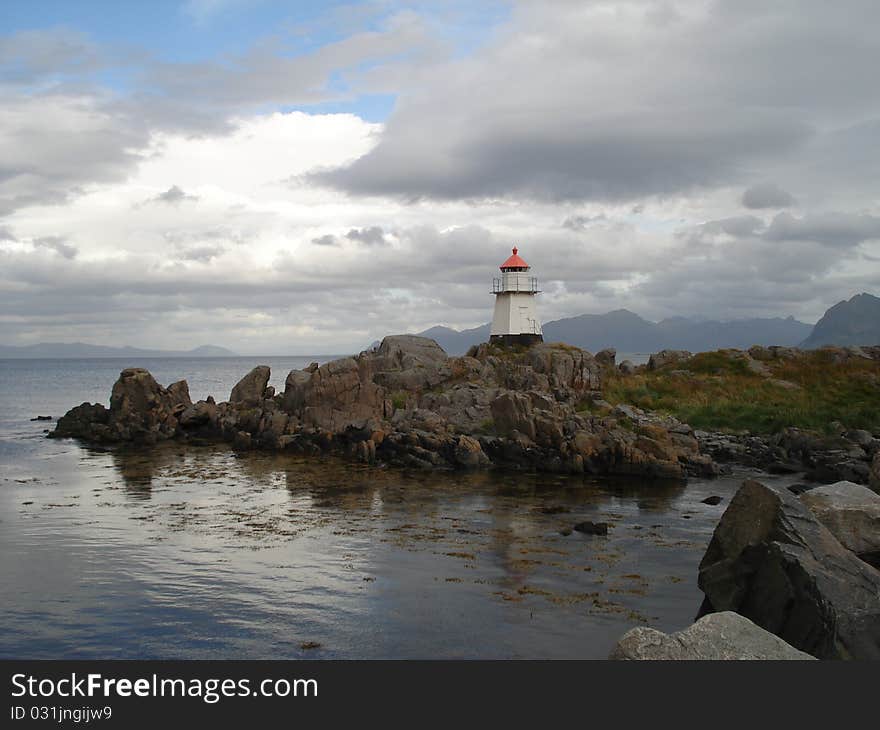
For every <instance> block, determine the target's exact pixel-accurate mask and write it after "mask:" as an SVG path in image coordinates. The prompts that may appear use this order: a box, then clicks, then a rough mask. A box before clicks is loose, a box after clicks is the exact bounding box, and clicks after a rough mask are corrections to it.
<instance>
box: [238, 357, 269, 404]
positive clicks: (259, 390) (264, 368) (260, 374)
mask: <svg viewBox="0 0 880 730" xmlns="http://www.w3.org/2000/svg"><path fill="white" fill-rule="evenodd" d="M270 373H271V371H270V370H269V366H268V365H257V367H255V368H254V369H253V370H251V371H250V372H249V373H248V374H247V375H245V376H244V377H243V378H242V379H241V380H239V381H238V383H236V384H235V387H234V388H233V389H232V393H231V394H230V396H229V402H230V403H244V404H248V405H257V404H258V403H261V402H262V401H263V395H264V394H265V392H266V386H267V385H269V375H270Z"/></svg>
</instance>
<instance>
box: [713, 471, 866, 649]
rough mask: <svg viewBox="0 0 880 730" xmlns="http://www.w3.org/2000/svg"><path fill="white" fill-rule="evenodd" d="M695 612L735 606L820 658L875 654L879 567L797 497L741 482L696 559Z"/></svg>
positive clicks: (729, 608)
mask: <svg viewBox="0 0 880 730" xmlns="http://www.w3.org/2000/svg"><path fill="white" fill-rule="evenodd" d="M699 586H700V588H701V589H702V590H703V592H704V593H705V596H706V598H705V600H704V603H703V607H702V608H701V610H700V615H705V614H706V613H712V612H716V611H736V612H737V613H740V614H742V615H743V616H746V617H747V618H749V619H751V620H752V621H754V622H755V623H756V624H758V625H759V626H761V627H763V628H765V629H767V630H768V631H771V632H772V633H774V634H776V635H777V636H779V637H780V638H782V639H784V640H785V641H787V642H788V643H789V644H791V645H792V646H794V647H796V648H798V649H800V650H802V651H806V652H807V653H809V654H812V655H814V656H816V657H818V658H820V659H880V572H878V571H877V570H875V569H874V568H872V567H871V566H870V565H868V564H867V563H865V562H863V561H861V560H859V559H858V558H857V557H856V556H855V555H854V554H853V553H851V552H850V551H849V550H847V549H846V548H844V547H843V546H842V545H841V544H840V543H839V542H838V541H837V539H836V538H835V537H834V536H833V535H832V534H831V533H830V532H829V531H828V529H827V528H826V527H824V526H823V525H822V524H821V523H820V522H819V521H818V520H817V519H816V518H815V517H814V516H813V514H812V513H811V512H810V510H809V509H807V507H806V505H804V504H802V503H801V502H800V501H799V500H798V499H797V498H796V497H795V496H794V495H792V494H790V493H789V492H788V491H787V490H785V489H780V490H777V489H774V488H772V487H769V486H765V485H764V484H761V483H760V482H757V481H746V482H744V483H743V485H742V487H740V489H739V491H738V492H737V493H736V495H735V496H734V498H733V500H732V501H731V503H730V505H729V506H728V508H727V510H726V511H725V513H724V515H723V516H722V518H721V521H720V522H719V523H718V526H717V527H716V529H715V533H714V535H713V536H712V541H711V542H710V543H709V547H708V549H707V550H706V554H705V555H704V556H703V559H702V561H701V563H700V573H699Z"/></svg>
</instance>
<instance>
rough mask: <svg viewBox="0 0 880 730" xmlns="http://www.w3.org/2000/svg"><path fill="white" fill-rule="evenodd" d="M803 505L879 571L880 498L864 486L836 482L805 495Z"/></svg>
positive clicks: (846, 546) (846, 545)
mask: <svg viewBox="0 0 880 730" xmlns="http://www.w3.org/2000/svg"><path fill="white" fill-rule="evenodd" d="M801 502H803V503H804V504H805V505H807V507H809V508H810V511H811V512H812V513H813V514H814V515H816V518H817V519H818V520H819V522H821V523H822V524H823V525H825V527H827V528H828V529H829V530H830V531H831V534H832V535H834V537H836V538H837V539H838V540H839V541H840V544H841V545H843V546H844V547H845V548H847V550H852V551H853V552H854V553H855V554H856V555H858V556H859V557H860V558H861V559H862V560H864V561H865V562H868V563H870V564H871V565H873V566H874V567H875V568H880V495H878V494H877V493H876V492H874V491H872V490H870V489H868V488H867V487H865V486H862V485H861V484H855V483H853V482H837V483H836V484H828V485H826V486H824V487H816V488H815V489H811V490H810V491H808V492H805V493H804V494H803V495H802V496H801Z"/></svg>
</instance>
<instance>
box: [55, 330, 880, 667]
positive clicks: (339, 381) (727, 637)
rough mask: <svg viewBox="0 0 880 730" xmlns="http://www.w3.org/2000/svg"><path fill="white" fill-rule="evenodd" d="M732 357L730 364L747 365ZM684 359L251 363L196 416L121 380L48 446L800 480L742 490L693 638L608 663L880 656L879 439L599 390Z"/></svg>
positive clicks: (565, 356) (532, 353)
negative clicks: (711, 416) (733, 429)
mask: <svg viewBox="0 0 880 730" xmlns="http://www.w3.org/2000/svg"><path fill="white" fill-rule="evenodd" d="M732 352H733V354H725V357H728V356H730V357H736V358H743V357H749V358H751V356H750V355H748V354H745V355H743V354H737V353H736V351H732ZM689 356H690V355H689V353H668V352H666V353H658V354H657V355H655V356H652V359H651V361H650V362H649V363H648V365H647V366H640V368H634V367H632V366H631V364H627V363H626V362H624V363H621V365H620V366H618V365H616V363H615V353H614V352H613V351H604V352H600V353H597V354H596V355H595V356H594V355H592V354H590V353H588V352H586V351H584V350H580V349H578V348H575V347H570V346H567V345H562V344H539V345H535V346H532V347H530V348H523V349H509V348H499V347H493V346H490V345H486V344H484V345H480V346H478V347H475V348H472V350H471V351H470V352H469V353H468V354H467V355H466V356H463V357H448V356H447V355H446V353H445V352H444V351H443V350H442V349H441V348H440V347H439V346H438V345H437V344H436V342H434V341H433V340H428V339H425V338H421V337H416V336H411V335H402V336H393V337H386V338H385V339H384V340H383V341H382V343H381V345H379V346H378V347H377V348H375V349H373V350H369V351H365V352H363V353H361V354H360V355H358V356H356V357H350V358H343V359H340V360H335V361H333V362H328V363H325V364H324V365H321V366H319V365H318V364H317V363H314V364H312V365H311V366H309V367H308V368H306V369H305V370H293V371H291V372H290V373H289V374H288V375H287V378H286V381H285V388H284V390H283V392H280V393H276V392H275V391H274V389H273V388H272V387H271V386H269V385H268V383H269V377H270V371H269V368H268V367H266V366H259V367H256V368H254V369H253V370H252V371H251V372H250V373H248V374H247V375H246V376H245V377H244V378H242V379H241V380H240V381H239V382H238V383H237V384H236V385H235V387H234V388H233V389H232V392H231V394H230V396H229V399H228V400H227V401H224V402H219V403H218V402H216V401H215V400H214V399H213V398H208V399H206V400H203V401H198V402H195V403H193V402H192V400H191V398H190V395H189V389H188V386H187V383H186V382H185V381H179V382H176V383H173V384H171V385H169V386H168V387H167V388H165V387H162V386H160V385H159V384H158V383H157V382H156V381H155V379H154V378H153V376H152V375H151V374H150V373H149V372H148V371H146V370H143V369H139V368H130V369H126V370H123V371H122V373H121V375H120V377H119V379H118V380H117V381H116V383H115V384H114V386H113V390H112V394H111V398H110V407H109V409H108V408H105V407H104V406H103V405H100V404H89V403H83V404H82V405H80V406H77V407H75V408H73V409H71V410H70V411H69V412H68V413H67V414H65V415H64V416H63V417H61V418H60V419H59V420H58V423H57V425H56V428H55V430H54V431H53V432H51V433H50V434H49V436H50V437H53V438H61V437H74V438H78V439H81V440H83V441H86V442H88V443H98V444H126V443H131V444H155V443H157V442H159V441H165V440H175V441H179V442H184V443H193V444H204V443H228V444H230V445H231V446H232V447H233V448H234V449H265V450H271V451H281V452H290V453H295V454H306V455H309V454H314V455H318V454H321V453H336V454H342V455H345V456H347V457H349V458H352V459H356V460H358V461H361V462H365V463H368V464H374V465H380V466H381V465H387V466H391V467H402V468H410V469H413V468H415V469H483V468H499V469H517V470H532V471H544V472H555V473H574V474H578V473H587V474H597V475H600V474H601V475H622V476H638V477H642V478H668V479H678V480H682V479H685V478H687V477H688V476H689V475H699V476H709V477H711V476H715V475H718V474H720V473H723V472H724V471H726V470H728V469H729V468H730V467H729V465H730V464H741V465H747V466H751V467H755V468H757V469H762V470H765V471H769V472H775V473H792V474H794V473H800V472H804V480H805V482H807V483H804V484H798V485H793V486H792V487H789V488H788V489H778V488H774V487H768V486H766V485H764V484H761V483H760V482H757V481H746V482H745V483H744V484H743V486H742V487H741V488H740V490H739V491H738V492H737V494H736V496H735V497H734V498H733V500H732V501H731V503H730V504H729V505H728V507H727V509H726V510H725V512H724V514H723V516H722V517H721V520H720V522H719V524H718V526H717V528H716V530H715V533H714V536H713V538H712V541H711V542H710V544H709V546H708V549H707V551H706V553H705V555H704V557H703V560H702V562H701V564H700V569H699V586H700V588H701V590H702V591H703V593H704V594H705V599H704V601H703V605H702V607H700V609H699V612H698V613H697V619H698V620H697V622H696V623H695V624H694V625H693V626H691V627H690V628H688V629H685V630H684V631H681V632H678V633H676V634H671V635H667V634H663V633H661V632H658V631H655V630H653V629H647V628H636V629H633V630H632V631H630V632H628V633H627V634H626V635H624V636H623V637H622V638H621V640H620V642H619V643H618V645H617V647H616V648H615V650H614V651H613V652H612V655H611V658H615V659H729V658H740V659H762V658H763V659H767V658H769V659H806V658H813V657H815V658H820V659H878V658H880V571H878V570H877V567H878V566H880V495H878V494H877V493H876V492H875V491H873V490H876V489H878V488H880V439H878V438H876V437H875V436H874V434H872V433H870V432H868V431H865V430H847V429H846V428H845V427H844V426H843V425H840V424H835V426H834V428H833V429H832V433H831V434H825V435H820V434H815V433H811V432H808V431H805V430H801V429H795V428H787V429H783V430H782V431H781V432H779V433H777V434H775V435H772V436H760V435H751V434H726V433H712V432H707V431H695V430H694V429H692V428H691V427H690V426H689V425H688V424H686V423H682V422H681V421H679V420H676V419H675V418H672V417H669V416H661V415H659V414H657V413H653V412H649V411H645V410H641V409H639V408H636V407H634V406H629V405H624V404H619V405H616V406H613V405H611V404H610V403H608V402H607V401H606V400H605V399H604V397H603V391H602V388H603V382H605V381H606V379H610V378H619V377H621V374H623V375H624V376H626V374H627V373H628V372H635V371H644V370H645V369H648V370H653V369H657V368H663V367H666V368H670V367H673V368H674V367H676V363H680V362H681V361H682V360H685V359H686V358H687V357H689ZM792 356H793V357H796V356H797V355H792ZM838 426H839V427H838ZM828 482H835V483H834V484H828ZM822 483H824V484H825V485H826V486H818V485H819V484H822ZM865 485H870V487H871V488H868V487H866V486H865ZM715 503H717V502H715ZM603 527H604V528H605V529H604V531H603V529H602V528H603ZM573 529H575V530H578V531H583V532H589V533H590V534H593V535H597V539H602V535H603V534H605V533H606V532H607V526H606V525H604V523H583V524H579V525H577V526H575V527H574V528H573ZM695 608H696V607H695Z"/></svg>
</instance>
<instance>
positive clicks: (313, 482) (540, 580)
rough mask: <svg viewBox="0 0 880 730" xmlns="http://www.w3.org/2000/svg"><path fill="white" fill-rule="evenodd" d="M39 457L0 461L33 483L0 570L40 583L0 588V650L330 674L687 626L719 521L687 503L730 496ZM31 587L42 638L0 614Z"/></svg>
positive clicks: (194, 460)
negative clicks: (5, 630) (270, 662)
mask: <svg viewBox="0 0 880 730" xmlns="http://www.w3.org/2000/svg"><path fill="white" fill-rule="evenodd" d="M22 448H24V447H22ZM45 449H51V450H53V451H54V452H55V454H54V456H53V458H52V459H50V460H45V459H44V457H45V456H46V454H47V453H48V452H47V451H46V450H45ZM45 449H43V450H35V451H34V452H33V456H27V458H22V459H19V460H18V461H19V462H21V468H22V469H24V470H25V471H23V472H22V474H24V475H25V476H31V472H34V473H36V472H37V471H38V470H39V469H43V470H44V473H42V476H41V477H40V478H41V481H40V482H39V484H37V483H36V482H34V483H31V482H28V485H27V486H25V485H18V484H17V483H14V484H16V486H15V490H21V491H20V492H18V493H19V494H22V495H24V494H25V492H24V490H25V489H27V490H28V491H27V492H26V496H20V497H17V498H16V497H15V494H16V491H14V490H13V489H12V488H10V489H7V490H0V509H2V510H3V512H2V514H3V520H4V524H3V527H4V531H2V532H0V554H3V553H4V551H5V554H6V555H10V556H11V555H15V554H16V551H19V552H22V551H24V552H25V553H27V554H28V555H31V556H34V557H33V561H36V562H38V564H39V565H41V566H46V570H48V571H50V573H51V576H50V578H49V579H47V580H46V579H40V580H37V579H36V576H35V577H33V578H31V577H29V575H22V576H20V577H18V578H17V580H19V581H21V582H23V583H22V586H23V588H24V589H25V590H23V591H22V592H21V594H20V595H17V596H16V597H14V598H11V599H9V600H10V602H9V604H8V606H0V623H2V624H6V625H8V626H9V627H10V628H12V629H14V630H15V631H16V632H17V634H16V636H19V637H21V638H20V640H19V639H16V640H15V641H12V640H11V639H6V638H4V637H0V653H3V651H6V652H7V653H10V654H11V655H14V654H15V653H16V651H18V649H17V648H16V647H19V648H20V647H22V646H27V647H28V652H29V655H37V656H49V655H51V656H73V655H78V656H88V657H92V656H102V655H103V656H111V655H112V656H119V657H120V658H122V657H125V658H133V657H144V656H150V657H167V656H180V657H182V656H186V657H192V658H198V657H207V656H223V657H228V658H254V657H275V658H280V657H285V658H286V657H293V656H299V652H300V650H299V648H298V647H299V644H300V643H302V642H305V641H317V642H319V643H321V644H322V645H323V647H324V648H323V649H322V652H325V653H324V654H322V656H332V657H339V658H346V657H350V658H355V657H365V658H367V657H370V658H383V657H384V658H403V657H410V658H415V657H422V658H424V657H428V656H433V657H450V656H468V657H499V658H500V657H512V656H522V657H558V658H577V657H600V656H602V655H603V653H607V647H606V644H607V643H608V642H612V643H613V639H614V638H616V635H619V634H621V633H623V631H625V630H626V629H627V628H629V627H630V626H631V625H632V624H633V622H634V621H636V620H637V619H636V618H635V617H636V616H648V617H655V618H656V620H654V619H653V618H652V622H653V623H655V624H656V625H657V626H658V627H660V628H663V629H664V630H670V629H675V628H680V626H681V625H684V624H685V623H688V622H689V621H690V619H691V618H692V615H693V612H694V611H695V610H696V607H697V605H698V603H699V594H698V590H697V588H696V586H695V578H696V566H697V564H698V562H699V559H700V557H701V555H702V550H703V549H704V548H705V544H706V543H707V542H708V539H709V536H710V535H711V531H712V528H713V527H714V524H715V522H716V521H717V517H718V515H719V514H720V510H719V508H710V507H707V506H706V505H701V504H700V502H699V500H700V499H702V498H703V497H704V496H706V495H707V493H709V492H707V490H711V493H718V494H725V495H728V496H729V494H730V493H732V490H733V488H734V486H735V485H734V484H733V483H731V484H728V485H727V486H723V485H722V484H721V483H719V482H699V481H697V482H692V483H691V485H689V486H688V487H687V488H686V489H685V488H683V487H682V486H681V485H669V484H660V483H651V482H645V481H641V482H633V483H628V482H622V481H621V482H618V481H615V482H609V481H607V480H599V479H595V478H590V477H572V476H554V475H535V474H525V473H496V472H491V471H483V472H477V473H456V472H430V471H429V472H419V471H412V472H404V471H398V470H392V469H381V468H375V467H366V466H364V465H360V464H355V463H350V462H346V461H342V460H339V459H335V458H308V457H303V456H295V455H287V454H269V453H260V452H241V453H236V452H233V451H231V450H229V449H228V448H225V447H223V446H219V447H216V448H213V447H207V446H199V447H195V446H185V445H182V444H159V445H157V446H154V447H151V448H140V449H131V448H129V449H106V450H101V449H89V450H86V449H82V448H80V447H79V446H77V445H76V444H75V443H74V442H67V441H58V442H49V443H47V444H46V447H45ZM41 459H42V460H41ZM50 467H51V468H53V469H55V470H57V473H58V475H59V477H60V475H61V474H63V475H64V478H63V479H62V478H58V479H57V482H58V487H57V489H58V490H59V492H58V495H56V494H54V492H52V489H56V487H52V486H50V485H52V484H53V483H54V481H53V479H51V478H49V477H50V476H52V475H49V474H47V473H45V470H46V469H47V468H50ZM32 484H35V485H36V486H32ZM61 490H63V491H61ZM725 490H726V491H725ZM77 495H79V496H78V497H77ZM60 497H63V499H61V498H60ZM10 498H12V501H10ZM4 499H5V500H6V501H4ZM16 499H17V500H18V501H16ZM23 500H27V501H30V500H33V501H34V504H33V506H29V507H27V508H23V507H21V505H20V504H19V502H20V501H23ZM74 503H77V506H76V508H73V507H67V506H63V505H68V504H74ZM45 504H58V505H59V506H58V507H55V508H53V509H44V508H43V506H44V505H45ZM685 511H687V512H688V513H689V514H692V515H693V518H692V519H687V520H685V519H682V514H683V513H684V512H685ZM25 513H26V514H25ZM648 513H650V518H649V519H646V518H644V517H643V515H645V514H648ZM25 518H27V519H25ZM582 520H594V521H608V522H610V523H611V524H612V529H611V531H610V534H609V536H608V537H591V536H585V535H581V534H579V533H576V532H575V533H571V534H569V535H568V536H563V535H562V534H560V531H565V530H566V529H570V528H571V527H572V526H573V525H574V524H576V523H577V522H579V521H582ZM655 526H659V527H655ZM0 564H2V557H0ZM0 567H2V566H0ZM60 574H63V575H64V576H74V577H75V579H71V580H68V581H66V582H65V581H64V580H62V577H61V576H60ZM44 578H45V576H44ZM673 579H674V580H673ZM51 585H56V586H58V585H64V586H65V588H64V600H65V601H66V603H64V604H63V605H62V604H58V605H55V604H52V605H55V608H53V609H52V611H51V612H50V613H49V617H48V619H47V621H46V622H45V623H44V624H39V623H37V622H33V621H28V620H24V619H22V618H16V617H25V616H28V615H32V614H33V612H34V611H37V610H39V606H41V605H43V604H46V603H47V602H50V603H51V601H52V600H54V599H53V597H52V589H51V587H50V586H51ZM636 590H637V591H638V593H636V592H635V591H636ZM594 597H596V601H595V602H594ZM72 617H73V618H72ZM76 617H79V618H76ZM83 617H85V618H83ZM638 620H640V619H638ZM71 622H74V623H75V625H72V623H71ZM145 625H150V626H151V627H153V628H152V629H151V630H150V632H147V633H145V631H144V628H143V627H144V626H145ZM609 626H610V627H611V628H609ZM59 637H60V638H59ZM25 642H26V643H25ZM82 646H88V647H90V649H88V650H87V651H85V652H81V653H80V654H77V653H76V652H77V651H78V650H79V649H78V647H82ZM34 647H35V648H34Z"/></svg>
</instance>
